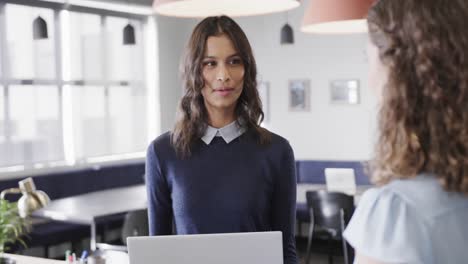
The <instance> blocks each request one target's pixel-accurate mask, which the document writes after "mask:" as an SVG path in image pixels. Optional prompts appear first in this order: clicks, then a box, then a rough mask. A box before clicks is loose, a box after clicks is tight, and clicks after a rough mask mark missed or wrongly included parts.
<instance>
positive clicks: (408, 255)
mask: <svg viewBox="0 0 468 264" xmlns="http://www.w3.org/2000/svg"><path fill="white" fill-rule="evenodd" d="M344 237H345V238H346V240H347V241H348V242H349V243H350V244H351V245H352V246H353V247H354V248H355V249H356V251H357V252H360V254H362V255H364V256H368V257H371V258H373V259H376V260H380V261H383V262H389V263H424V264H445V263H447V264H466V263H468V196H463V195H461V194H457V193H449V192H446V191H444V190H443V188H442V187H441V185H440V184H439V183H438V181H437V179H436V178H435V177H433V176H431V175H424V174H421V175H419V176H417V177H416V178H413V179H405V180H395V181H392V182H391V183H389V184H387V185H385V186H383V187H379V188H372V189H370V190H368V191H367V192H365V193H364V195H363V196H362V198H361V199H360V201H359V205H358V207H357V209H356V211H355V213H354V215H353V217H352V219H351V221H350V223H349V224H348V226H347V228H346V230H345V233H344Z"/></svg>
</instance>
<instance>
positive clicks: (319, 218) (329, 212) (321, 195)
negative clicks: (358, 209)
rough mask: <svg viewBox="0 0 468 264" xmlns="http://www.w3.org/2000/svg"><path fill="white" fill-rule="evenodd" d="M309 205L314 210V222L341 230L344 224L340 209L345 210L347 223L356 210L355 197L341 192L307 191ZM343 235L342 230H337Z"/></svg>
mask: <svg viewBox="0 0 468 264" xmlns="http://www.w3.org/2000/svg"><path fill="white" fill-rule="evenodd" d="M306 199H307V207H308V208H309V210H310V209H312V210H313V217H314V218H313V221H314V224H315V225H317V226H320V227H323V228H326V229H333V230H336V231H340V230H341V228H342V226H341V224H342V222H341V215H340V211H341V210H343V212H344V215H343V218H344V224H345V225H346V224H347V223H348V222H349V220H350V219H351V216H352V214H353V212H354V197H353V196H350V195H347V194H344V193H340V192H327V191H325V190H320V191H308V192H306ZM337 233H338V234H340V235H341V232H337Z"/></svg>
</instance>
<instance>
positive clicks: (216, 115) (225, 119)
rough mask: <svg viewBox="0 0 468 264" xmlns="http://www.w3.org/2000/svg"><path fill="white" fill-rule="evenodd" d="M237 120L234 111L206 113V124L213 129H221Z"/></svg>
mask: <svg viewBox="0 0 468 264" xmlns="http://www.w3.org/2000/svg"><path fill="white" fill-rule="evenodd" d="M236 119H237V117H236V115H235V113H234V111H229V112H226V111H208V124H209V125H210V126H212V127H214V128H222V127H225V126H227V125H229V124H230V123H232V122H234V121H235V120H236Z"/></svg>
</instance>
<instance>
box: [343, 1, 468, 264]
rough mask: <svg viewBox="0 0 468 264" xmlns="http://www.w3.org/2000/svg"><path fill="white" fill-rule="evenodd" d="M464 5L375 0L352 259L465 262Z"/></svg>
mask: <svg viewBox="0 0 468 264" xmlns="http://www.w3.org/2000/svg"><path fill="white" fill-rule="evenodd" d="M467 24H468V2H467V1H466V0H450V1H446V0H424V1H421V0H379V1H376V3H375V4H374V5H373V6H372V7H371V9H370V11H369V14H368V26H369V37H370V41H369V43H368V54H369V64H370V65H369V66H370V72H369V85H370V86H371V87H373V88H378V89H377V90H378V93H379V94H380V99H381V109H380V113H379V127H380V136H379V140H378V142H377V145H376V157H375V159H374V161H373V162H372V166H371V171H372V178H373V181H374V182H375V183H376V184H377V185H379V187H377V188H374V189H371V190H369V191H368V192H366V193H365V194H364V195H363V197H362V198H361V201H360V202H359V206H358V208H357V210H356V212H355V214H354V216H353V218H352V220H351V222H350V224H349V225H348V227H347V229H346V231H345V234H344V236H345V237H346V239H347V240H348V242H349V243H350V244H351V245H352V246H353V247H354V248H355V250H356V259H355V263H359V264H362V263H364V264H368V263H424V264H431V263H454V264H456V263H468V251H467V249H468V226H467V224H468V31H467V30H466V25H467Z"/></svg>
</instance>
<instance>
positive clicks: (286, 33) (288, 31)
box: [281, 12, 294, 45]
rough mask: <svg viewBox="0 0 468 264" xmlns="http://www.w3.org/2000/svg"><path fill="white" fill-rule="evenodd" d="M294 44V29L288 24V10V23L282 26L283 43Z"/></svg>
mask: <svg viewBox="0 0 468 264" xmlns="http://www.w3.org/2000/svg"><path fill="white" fill-rule="evenodd" d="M287 44H294V31H293V29H292V27H291V26H290V25H289V24H288V12H286V24H285V25H284V26H283V27H282V28H281V45H287Z"/></svg>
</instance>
